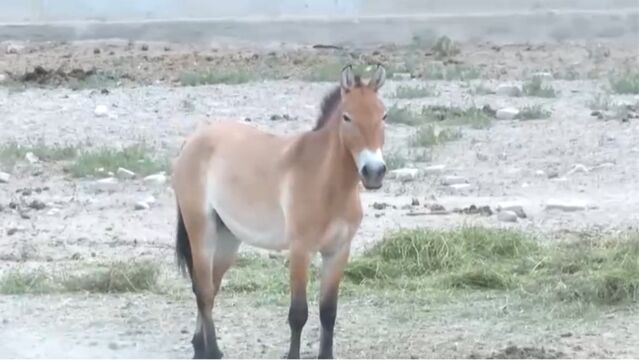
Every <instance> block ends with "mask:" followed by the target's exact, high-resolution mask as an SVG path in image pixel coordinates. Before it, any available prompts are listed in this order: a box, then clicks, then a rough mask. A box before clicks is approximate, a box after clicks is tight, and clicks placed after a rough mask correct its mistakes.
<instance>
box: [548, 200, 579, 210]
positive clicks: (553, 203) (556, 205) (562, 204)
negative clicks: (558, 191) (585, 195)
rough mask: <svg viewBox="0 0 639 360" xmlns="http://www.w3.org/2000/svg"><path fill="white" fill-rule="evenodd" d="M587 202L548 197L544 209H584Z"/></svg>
mask: <svg viewBox="0 0 639 360" xmlns="http://www.w3.org/2000/svg"><path fill="white" fill-rule="evenodd" d="M586 207H587V204H586V202H585V201H581V200H575V199H573V200H559V199H550V200H548V201H546V210H561V211H581V210H585V209H586Z"/></svg>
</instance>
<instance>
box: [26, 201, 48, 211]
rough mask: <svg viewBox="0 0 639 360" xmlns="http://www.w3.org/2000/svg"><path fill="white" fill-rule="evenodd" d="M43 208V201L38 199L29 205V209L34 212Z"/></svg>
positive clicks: (44, 205)
mask: <svg viewBox="0 0 639 360" xmlns="http://www.w3.org/2000/svg"><path fill="white" fill-rule="evenodd" d="M45 207H47V204H45V203H44V202H43V201H41V200H38V199H34V200H33V201H31V202H30V203H29V208H31V209H34V210H42V209H44V208H45Z"/></svg>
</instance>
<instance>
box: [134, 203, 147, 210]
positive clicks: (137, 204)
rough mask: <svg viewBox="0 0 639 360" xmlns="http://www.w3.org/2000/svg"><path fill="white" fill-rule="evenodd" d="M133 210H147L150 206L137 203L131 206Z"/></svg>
mask: <svg viewBox="0 0 639 360" xmlns="http://www.w3.org/2000/svg"><path fill="white" fill-rule="evenodd" d="M133 208H134V209H135V210H148V209H150V208H151V206H150V205H149V204H148V203H146V202H144V201H138V202H136V203H135V205H133Z"/></svg>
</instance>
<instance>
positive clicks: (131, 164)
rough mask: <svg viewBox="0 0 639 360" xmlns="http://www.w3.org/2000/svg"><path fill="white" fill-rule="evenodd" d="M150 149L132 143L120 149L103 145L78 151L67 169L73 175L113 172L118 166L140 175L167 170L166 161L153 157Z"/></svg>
mask: <svg viewBox="0 0 639 360" xmlns="http://www.w3.org/2000/svg"><path fill="white" fill-rule="evenodd" d="M151 151H152V150H151V149H150V148H147V147H146V146H145V145H132V146H128V147H125V148H122V149H112V148H106V147H104V148H100V149H95V150H91V151H86V152H82V153H80V155H79V156H78V157H77V159H76V160H75V162H74V163H73V164H72V165H71V167H70V169H69V170H70V172H71V174H72V175H73V176H75V177H86V176H93V175H98V174H100V173H102V172H109V171H110V172H115V171H116V170H117V169H118V168H119V167H123V168H125V169H128V170H131V171H133V172H135V173H136V174H138V175H141V176H146V175H149V174H153V173H157V172H160V171H165V170H167V169H168V162H167V161H166V160H161V159H156V158H154V157H153V156H151Z"/></svg>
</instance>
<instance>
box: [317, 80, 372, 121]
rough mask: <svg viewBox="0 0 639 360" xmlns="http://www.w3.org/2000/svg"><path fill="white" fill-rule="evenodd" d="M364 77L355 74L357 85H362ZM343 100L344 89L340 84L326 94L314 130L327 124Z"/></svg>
mask: <svg viewBox="0 0 639 360" xmlns="http://www.w3.org/2000/svg"><path fill="white" fill-rule="evenodd" d="M362 86H363V84H362V79H361V78H360V77H359V76H355V87H362ZM341 101H342V91H341V88H340V87H339V86H336V87H335V88H334V89H333V90H331V91H330V92H329V93H328V94H326V95H325V96H324V99H323V100H322V105H321V107H320V116H319V117H318V118H317V122H316V123H315V127H314V128H313V131H317V130H319V129H321V128H323V127H324V125H326V123H327V122H328V120H329V119H330V118H331V115H332V114H333V112H334V111H335V108H336V107H337V106H338V105H339V103H340V102H341Z"/></svg>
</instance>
